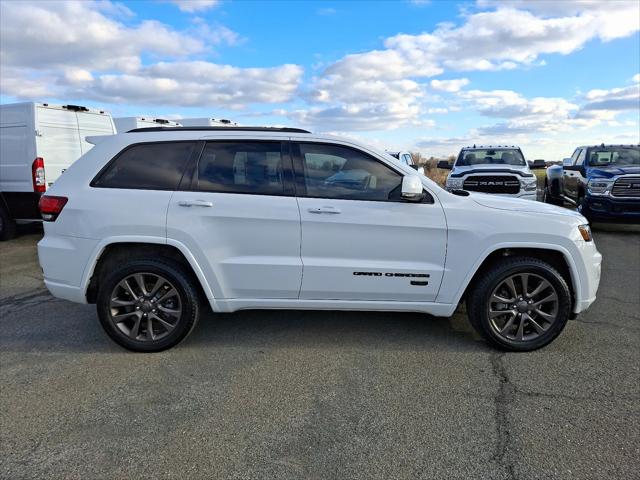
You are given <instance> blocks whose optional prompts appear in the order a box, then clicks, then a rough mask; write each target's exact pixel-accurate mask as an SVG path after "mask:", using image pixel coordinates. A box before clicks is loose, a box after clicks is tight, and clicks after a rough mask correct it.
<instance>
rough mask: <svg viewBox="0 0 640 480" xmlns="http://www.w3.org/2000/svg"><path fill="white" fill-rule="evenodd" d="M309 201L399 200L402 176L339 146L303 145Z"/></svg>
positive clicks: (381, 164)
mask: <svg viewBox="0 0 640 480" xmlns="http://www.w3.org/2000/svg"><path fill="white" fill-rule="evenodd" d="M300 158H301V160H302V171H303V184H304V188H305V189H306V195H307V196H308V197H316V198H338V199H350V200H397V199H399V198H400V190H401V184H402V176H401V175H400V174H399V173H397V172H395V171H394V170H392V169H391V168H389V167H387V166H386V165H384V164H383V163H382V162H380V161H378V160H376V159H375V158H373V157H370V156H369V155H367V154H365V153H364V152H361V151H359V150H355V149H353V148H348V147H342V146H339V145H329V144H319V143H302V144H300Z"/></svg>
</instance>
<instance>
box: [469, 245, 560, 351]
mask: <svg viewBox="0 0 640 480" xmlns="http://www.w3.org/2000/svg"><path fill="white" fill-rule="evenodd" d="M570 310H571V294H570V292H569V287H568V286H567V282H566V281H565V280H564V278H562V276H561V275H560V273H558V271H557V270H555V269H554V268H553V267H552V266H551V265H549V264H548V263H546V262H544V261H542V260H539V259H536V258H528V257H511V258H504V259H502V260H500V261H498V262H496V263H495V264H494V265H493V266H492V267H491V268H490V269H489V270H488V271H487V272H485V273H484V274H483V276H482V278H481V279H480V280H479V281H478V282H477V283H476V285H475V287H474V288H473V290H472V291H471V294H470V295H469V297H468V299H467V311H468V314H469V320H470V321H471V324H472V325H473V327H474V328H475V329H476V331H477V332H478V333H479V334H480V335H482V336H483V337H484V338H485V339H486V340H487V341H488V342H489V343H491V344H492V345H494V346H496V347H498V348H501V349H503V350H510V351H531V350H535V349H537V348H540V347H544V346H545V345H547V344H548V343H550V342H551V341H553V340H554V339H555V338H556V337H557V336H558V335H559V334H560V332H561V331H562V330H563V329H564V327H565V325H566V324H567V320H568V319H569V314H570Z"/></svg>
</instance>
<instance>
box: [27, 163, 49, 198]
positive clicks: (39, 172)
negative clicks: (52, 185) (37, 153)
mask: <svg viewBox="0 0 640 480" xmlns="http://www.w3.org/2000/svg"><path fill="white" fill-rule="evenodd" d="M31 173H32V178H33V191H34V192H37V193H44V192H46V191H47V181H46V180H45V178H44V159H43V158H41V157H38V158H36V159H35V160H34V161H33V164H32V165H31Z"/></svg>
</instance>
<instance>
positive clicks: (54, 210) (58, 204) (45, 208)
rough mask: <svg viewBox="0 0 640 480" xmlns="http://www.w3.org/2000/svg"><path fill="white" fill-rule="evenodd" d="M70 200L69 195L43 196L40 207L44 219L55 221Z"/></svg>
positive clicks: (39, 203)
mask: <svg viewBox="0 0 640 480" xmlns="http://www.w3.org/2000/svg"><path fill="white" fill-rule="evenodd" d="M68 200H69V199H68V198H67V197H54V196H52V195H43V196H41V197H40V201H39V202H38V207H39V208H40V215H42V220H44V221H47V222H55V221H56V218H58V215H60V212H61V211H62V209H63V208H64V206H65V205H66V204H67V201H68Z"/></svg>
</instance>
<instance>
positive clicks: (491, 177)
mask: <svg viewBox="0 0 640 480" xmlns="http://www.w3.org/2000/svg"><path fill="white" fill-rule="evenodd" d="M438 168H446V169H450V170H451V173H450V174H449V176H448V177H447V182H446V188H447V190H449V191H453V190H467V191H470V192H482V193H495V194H499V195H506V196H510V197H516V198H522V199H525V200H536V191H537V188H538V187H537V180H536V176H535V175H534V174H533V173H531V170H530V169H529V165H528V164H527V162H526V161H525V159H524V155H522V151H521V150H520V148H518V147H515V146H510V147H509V146H496V147H493V146H491V145H489V146H482V145H481V146H479V147H476V146H475V145H474V146H473V147H465V148H463V149H462V150H461V151H460V154H459V155H458V158H457V159H456V161H455V163H454V164H453V165H451V164H449V162H447V161H446V160H442V161H440V162H438Z"/></svg>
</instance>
